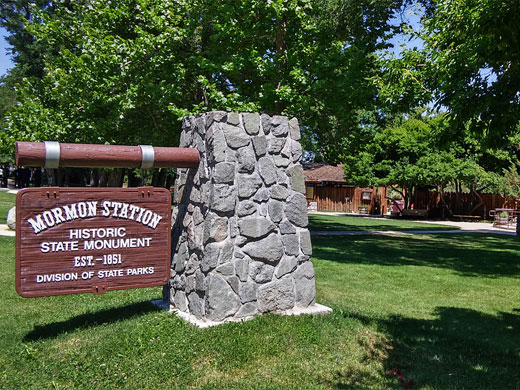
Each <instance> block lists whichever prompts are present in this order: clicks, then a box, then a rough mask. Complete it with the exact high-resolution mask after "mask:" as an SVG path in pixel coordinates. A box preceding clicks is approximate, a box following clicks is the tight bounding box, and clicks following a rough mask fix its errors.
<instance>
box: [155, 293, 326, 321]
mask: <svg viewBox="0 0 520 390" xmlns="http://www.w3.org/2000/svg"><path fill="white" fill-rule="evenodd" d="M152 304H153V305H155V306H157V307H159V308H161V309H164V310H168V311H170V312H172V313H175V314H177V315H178V316H179V317H180V318H182V319H183V320H184V321H186V322H189V323H190V324H192V325H195V326H197V327H198V328H210V327H212V326H217V325H222V324H226V323H228V322H244V321H248V320H252V319H253V318H256V317H258V316H251V317H243V318H226V319H225V320H223V321H211V320H201V319H199V318H196V317H195V316H193V315H191V314H189V313H186V312H183V311H180V310H178V309H174V308H172V307H171V305H170V304H169V302H167V301H163V300H162V299H157V300H155V301H152ZM329 313H332V309H331V308H330V307H327V306H324V305H320V304H319V303H315V304H314V305H311V306H308V307H295V308H292V309H290V310H284V311H276V312H273V314H279V315H282V316H299V315H302V314H310V315H325V314H329Z"/></svg>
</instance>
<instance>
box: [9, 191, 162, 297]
mask: <svg viewBox="0 0 520 390" xmlns="http://www.w3.org/2000/svg"><path fill="white" fill-rule="evenodd" d="M170 220H171V195H170V192H169V191H168V190H166V189H164V188H153V187H140V188H57V187H50V188H30V189H25V190H22V191H20V192H19V193H18V195H17V198H16V291H18V294H20V295H21V296H23V297H42V296H49V295H61V294H75V293H85V292H92V293H96V294H98V293H104V292H106V291H109V290H119V289H127V288H137V287H150V286H159V285H162V284H165V283H166V282H167V281H168V279H169V276H170V258H171V237H170V229H171V227H170V226H171V225H170V224H171V222H170Z"/></svg>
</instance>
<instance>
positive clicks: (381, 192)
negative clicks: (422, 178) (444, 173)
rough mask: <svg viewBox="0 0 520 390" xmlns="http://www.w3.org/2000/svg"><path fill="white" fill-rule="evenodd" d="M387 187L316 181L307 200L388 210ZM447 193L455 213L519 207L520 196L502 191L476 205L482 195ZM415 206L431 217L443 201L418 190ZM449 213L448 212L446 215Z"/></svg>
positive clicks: (344, 208) (333, 207)
mask: <svg viewBox="0 0 520 390" xmlns="http://www.w3.org/2000/svg"><path fill="white" fill-rule="evenodd" d="M386 195H387V189H386V187H379V188H375V187H374V188H355V187H347V186H330V185H315V186H313V191H312V197H309V198H308V201H313V202H316V203H317V207H318V210H320V211H337V212H355V213H360V212H361V213H362V212H366V213H369V214H385V213H386V211H387V209H388V207H389V206H390V203H391V202H389V201H388V200H387V199H386ZM458 196H459V198H458V199H457V194H456V193H454V192H447V193H445V194H444V200H445V201H446V203H447V204H448V206H449V207H450V210H451V211H452V213H453V214H455V215H472V216H479V217H481V218H489V211H490V210H494V209H496V208H511V209H515V210H520V200H519V199H508V198H504V197H503V196H500V195H493V194H480V196H481V198H482V201H483V204H482V205H481V206H479V207H477V208H475V206H476V205H477V204H478V203H479V199H478V198H477V197H476V196H475V195H473V194H471V193H462V194H459V195H458ZM412 203H413V207H414V209H419V210H420V209H422V210H428V216H429V217H430V218H439V217H442V216H443V215H442V202H441V199H440V195H439V193H438V192H436V191H417V192H416V193H415V197H414V200H413V202H412ZM445 216H446V217H447V215H445Z"/></svg>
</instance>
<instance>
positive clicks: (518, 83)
mask: <svg viewBox="0 0 520 390" xmlns="http://www.w3.org/2000/svg"><path fill="white" fill-rule="evenodd" d="M426 6H427V8H426V11H427V12H426V14H425V17H424V18H423V24H424V31H423V33H422V35H421V37H422V39H423V40H424V42H425V47H426V52H427V56H428V58H429V61H430V65H431V66H428V74H426V75H425V78H426V79H427V84H428V86H429V88H430V89H431V90H432V91H434V93H435V97H436V104H437V106H439V107H445V108H447V111H448V118H449V119H450V122H451V125H450V126H449V128H447V130H449V131H448V133H447V134H446V138H450V137H453V136H454V135H456V134H461V133H463V132H464V129H465V128H466V127H467V126H469V128H470V130H471V131H472V132H473V133H475V134H477V135H478V136H480V137H481V138H482V139H483V141H485V142H486V143H487V144H488V145H491V146H502V145H507V144H508V138H509V137H510V136H511V135H514V134H515V133H516V132H517V124H518V123H519V119H520V104H519V103H520V95H519V91H520V45H519V44H518V37H519V36H520V25H519V24H518V21H517V19H516V17H517V16H516V15H518V14H519V13H520V2H518V1H501V0H460V1H451V0H438V1H435V2H431V1H427V2H426Z"/></svg>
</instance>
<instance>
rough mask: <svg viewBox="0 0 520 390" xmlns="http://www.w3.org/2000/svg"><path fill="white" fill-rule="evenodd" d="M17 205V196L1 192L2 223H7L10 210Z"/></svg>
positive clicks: (0, 217)
mask: <svg viewBox="0 0 520 390" xmlns="http://www.w3.org/2000/svg"><path fill="white" fill-rule="evenodd" d="M15 205H16V194H8V193H7V192H5V191H0V223H4V224H5V223H6V221H7V213H8V212H9V209H10V208H11V207H13V206H15Z"/></svg>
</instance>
